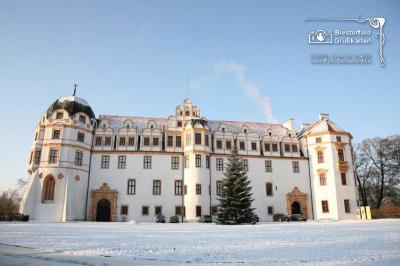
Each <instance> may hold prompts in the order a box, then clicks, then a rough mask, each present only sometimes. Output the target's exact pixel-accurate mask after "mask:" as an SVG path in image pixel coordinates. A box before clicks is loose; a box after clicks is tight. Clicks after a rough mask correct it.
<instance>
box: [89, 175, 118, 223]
mask: <svg viewBox="0 0 400 266" xmlns="http://www.w3.org/2000/svg"><path fill="white" fill-rule="evenodd" d="M117 196H118V192H117V191H116V190H115V189H111V188H110V187H109V186H108V185H107V183H103V185H102V186H101V187H100V188H99V189H96V190H93V191H91V192H90V202H91V208H90V214H89V220H91V221H96V220H98V219H99V216H98V215H97V214H98V213H97V211H98V207H99V203H101V201H108V202H109V204H110V220H109V221H110V222H115V221H116V218H117ZM100 218H101V217H100Z"/></svg>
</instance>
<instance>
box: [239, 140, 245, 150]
mask: <svg viewBox="0 0 400 266" xmlns="http://www.w3.org/2000/svg"><path fill="white" fill-rule="evenodd" d="M239 149H240V150H242V151H244V150H245V146H244V141H240V142H239Z"/></svg>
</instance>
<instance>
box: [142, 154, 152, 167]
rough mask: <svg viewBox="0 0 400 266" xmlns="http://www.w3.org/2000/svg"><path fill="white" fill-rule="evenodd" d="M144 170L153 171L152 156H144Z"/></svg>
mask: <svg viewBox="0 0 400 266" xmlns="http://www.w3.org/2000/svg"><path fill="white" fill-rule="evenodd" d="M143 168H144V169H151V156H144V157H143Z"/></svg>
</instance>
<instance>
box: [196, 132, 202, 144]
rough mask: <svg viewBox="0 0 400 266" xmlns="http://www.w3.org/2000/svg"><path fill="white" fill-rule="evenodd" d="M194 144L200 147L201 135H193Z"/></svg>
mask: <svg viewBox="0 0 400 266" xmlns="http://www.w3.org/2000/svg"><path fill="white" fill-rule="evenodd" d="M194 144H196V145H201V133H194Z"/></svg>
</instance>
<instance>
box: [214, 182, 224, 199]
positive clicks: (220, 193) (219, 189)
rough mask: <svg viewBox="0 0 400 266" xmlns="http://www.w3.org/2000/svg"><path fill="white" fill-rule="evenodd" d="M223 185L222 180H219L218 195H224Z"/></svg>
mask: <svg viewBox="0 0 400 266" xmlns="http://www.w3.org/2000/svg"><path fill="white" fill-rule="evenodd" d="M222 185H223V183H222V181H217V186H216V188H217V195H218V196H221V195H222Z"/></svg>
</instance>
